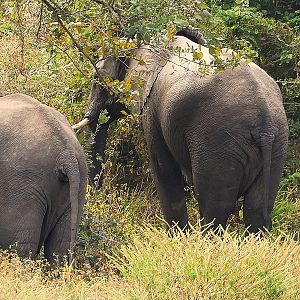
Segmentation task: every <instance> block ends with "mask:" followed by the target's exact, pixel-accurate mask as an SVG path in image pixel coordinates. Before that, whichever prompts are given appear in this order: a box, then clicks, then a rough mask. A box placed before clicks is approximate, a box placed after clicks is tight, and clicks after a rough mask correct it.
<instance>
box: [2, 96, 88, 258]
mask: <svg viewBox="0 0 300 300" xmlns="http://www.w3.org/2000/svg"><path fill="white" fill-rule="evenodd" d="M0 120H1V121H0V123H1V127H0V137H1V138H0V139H1V144H2V145H5V146H4V147H3V148H2V151H1V152H0V160H1V162H0V165H1V170H5V171H4V172H5V174H4V176H2V177H1V179H0V191H1V194H0V202H1V208H0V222H1V224H0V246H1V247H4V248H7V247H8V246H9V245H10V244H12V243H15V242H17V243H18V244H19V246H17V249H18V251H19V253H20V254H21V255H28V253H29V252H32V255H35V254H36V253H38V251H39V249H40V247H41V246H42V245H43V244H44V243H45V255H46V257H47V258H49V259H50V260H51V258H52V255H53V252H55V253H57V254H58V255H67V254H68V249H70V248H71V247H72V246H73V244H74V239H75V234H76V229H77V226H78V223H79V217H80V214H81V211H82V206H83V203H84V196H85V187H86V176H87V169H86V162H85V156H84V153H83V151H82V149H81V146H80V145H79V143H78V141H77V139H76V136H75V134H74V133H73V131H72V129H71V127H70V125H69V124H68V122H67V121H66V119H65V118H64V116H62V115H61V114H60V113H58V112H57V111H55V110H54V109H52V108H49V107H47V106H45V105H43V104H41V103H40V102H38V101H37V100H35V99H33V98H31V97H28V96H25V95H21V94H17V95H10V96H6V97H2V98H0ZM74 191H75V194H76V195H75V194H74ZM71 232H72V233H71Z"/></svg>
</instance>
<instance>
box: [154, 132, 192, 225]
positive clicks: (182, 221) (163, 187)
mask: <svg viewBox="0 0 300 300" xmlns="http://www.w3.org/2000/svg"><path fill="white" fill-rule="evenodd" d="M156 137H157V136H156ZM153 142H154V143H150V146H149V150H150V163H151V170H152V175H153V179H154V182H155V186H156V189H157V192H158V196H159V199H160V203H161V208H162V211H163V214H164V217H165V220H166V221H167V223H168V225H169V226H170V227H171V226H173V225H175V224H177V225H178V226H179V228H181V229H186V228H187V225H188V216H187V206H186V201H185V194H184V183H183V178H182V175H181V169H180V167H179V165H178V164H177V162H176V161H175V159H174V158H173V156H172V154H171V153H170V151H169V150H168V148H167V146H166V145H165V143H164V141H163V140H156V141H153Z"/></svg>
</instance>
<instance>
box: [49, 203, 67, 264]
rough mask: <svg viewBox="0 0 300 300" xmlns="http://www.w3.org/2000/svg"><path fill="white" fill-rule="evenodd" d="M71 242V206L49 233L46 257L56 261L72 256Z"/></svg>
mask: <svg viewBox="0 0 300 300" xmlns="http://www.w3.org/2000/svg"><path fill="white" fill-rule="evenodd" d="M70 242H71V209H70V208H69V209H68V210H67V211H66V212H65V213H64V214H63V215H62V216H61V217H60V219H59V220H58V221H57V223H56V224H55V226H54V228H53V229H52V231H51V232H50V233H49V234H48V236H47V238H46V240H45V243H44V251H45V258H46V259H47V260H48V261H49V262H50V263H54V262H55V260H56V259H57V260H58V262H61V261H63V260H64V259H67V258H69V257H70Z"/></svg>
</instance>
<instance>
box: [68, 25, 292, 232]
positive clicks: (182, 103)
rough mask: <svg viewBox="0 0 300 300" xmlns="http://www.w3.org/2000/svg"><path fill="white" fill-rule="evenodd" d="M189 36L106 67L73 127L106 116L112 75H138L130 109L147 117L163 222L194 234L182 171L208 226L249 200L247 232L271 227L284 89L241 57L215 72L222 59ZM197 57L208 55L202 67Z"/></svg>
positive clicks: (282, 151) (283, 132) (280, 161)
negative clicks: (139, 83) (140, 82)
mask: <svg viewBox="0 0 300 300" xmlns="http://www.w3.org/2000/svg"><path fill="white" fill-rule="evenodd" d="M191 37H192V34H190V33H189V32H186V31H184V30H183V31H182V32H181V33H180V34H179V35H176V36H175V37H174V41H171V42H170V44H169V46H168V47H167V48H165V47H159V46H151V45H143V46H141V47H139V48H138V49H133V50H132V53H131V57H129V58H127V59H125V58H120V57H108V58H106V59H103V60H100V61H99V62H98V64H97V71H96V72H95V78H96V79H97V80H95V81H94V82H93V84H92V88H91V92H90V96H89V105H88V108H87V113H86V115H85V118H84V120H83V121H81V122H80V125H78V126H77V125H75V127H74V128H80V127H81V126H84V125H86V124H89V123H91V122H95V120H97V116H98V114H99V112H100V111H101V110H103V109H107V108H108V107H110V106H111V105H114V104H115V103H118V98H117V97H116V96H113V95H111V93H109V92H108V91H107V88H106V86H105V84H103V82H105V79H106V78H107V77H108V78H111V79H113V80H115V79H118V80H124V81H128V80H131V82H135V79H137V78H139V80H141V78H142V80H143V81H144V85H142V87H141V86H134V85H133V88H134V89H136V90H137V91H138V93H137V97H136V98H135V100H134V101H135V104H136V105H135V106H133V108H132V109H133V110H135V111H136V112H140V114H141V118H142V124H143V131H144V134H145V138H146V142H147V149H148V153H149V157H150V166H151V171H152V176H153V180H154V183H155V186H156V189H157V192H158V197H159V200H160V205H161V208H162V211H163V214H164V218H165V220H166V222H167V224H168V225H169V226H172V225H173V224H177V225H178V226H179V228H181V229H186V228H188V214H187V205H186V199H185V193H184V177H183V174H184V175H185V176H186V177H187V178H188V181H189V182H191V183H192V185H193V191H194V196H195V198H196V200H197V202H198V206H199V210H200V215H201V223H202V225H207V224H210V228H212V229H213V230H215V229H217V228H219V227H220V226H221V227H223V228H226V225H227V220H228V218H229V216H230V214H231V213H232V212H233V210H234V208H235V205H236V201H237V200H238V199H239V198H241V197H243V217H244V223H245V226H246V228H247V231H248V232H250V233H256V232H261V231H264V230H270V229H271V228H272V216H271V215H272V209H273V205H274V200H275V198H276V195H277V192H278V187H279V183H280V178H281V175H282V169H283V165H284V161H285V157H286V152H287V142H288V123H287V118H286V114H285V111H284V107H283V101H282V96H281V92H280V89H279V87H278V85H277V84H276V82H275V81H274V80H273V79H272V78H271V77H270V76H269V75H268V74H267V73H266V72H265V71H264V70H262V69H261V68H260V67H259V66H258V65H256V64H255V63H253V62H248V61H246V60H243V59H240V60H239V61H238V62H237V63H235V64H233V65H232V66H231V67H230V68H226V69H224V70H221V71H220V70H218V69H217V60H218V57H217V58H216V57H215V56H211V55H210V53H209V48H208V47H206V46H205V45H204V43H203V42H202V43H200V44H199V43H198V42H197V40H195V39H193V38H191ZM194 37H195V35H194ZM201 44H202V45H201ZM174 49H176V50H178V49H179V50H180V52H179V53H178V51H174ZM199 49H200V50H199ZM200 51H201V52H200ZM195 53H196V54H197V53H198V54H199V53H200V56H199V57H200V58H201V57H202V56H203V57H202V58H201V59H200V61H199V60H198V61H197V60H195ZM219 57H221V58H222V61H225V62H230V61H232V58H234V57H236V56H235V52H234V51H232V50H230V49H221V50H220V53H219ZM134 101H133V102H134Z"/></svg>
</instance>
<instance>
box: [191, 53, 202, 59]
mask: <svg viewBox="0 0 300 300" xmlns="http://www.w3.org/2000/svg"><path fill="white" fill-rule="evenodd" d="M202 58H203V53H202V52H201V51H199V52H197V51H195V52H193V59H194V60H200V59H202Z"/></svg>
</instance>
